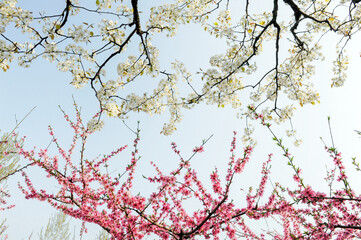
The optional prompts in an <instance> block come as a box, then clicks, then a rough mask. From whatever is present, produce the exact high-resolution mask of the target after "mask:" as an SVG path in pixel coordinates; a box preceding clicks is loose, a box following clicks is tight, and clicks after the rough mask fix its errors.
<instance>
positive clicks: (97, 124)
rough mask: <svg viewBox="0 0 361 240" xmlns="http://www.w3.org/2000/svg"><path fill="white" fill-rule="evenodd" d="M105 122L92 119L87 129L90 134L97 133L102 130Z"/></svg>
mask: <svg viewBox="0 0 361 240" xmlns="http://www.w3.org/2000/svg"><path fill="white" fill-rule="evenodd" d="M103 127H104V122H103V121H102V120H99V119H95V118H92V119H91V120H89V122H88V124H87V128H88V130H89V131H90V132H96V131H100V130H102V128H103Z"/></svg>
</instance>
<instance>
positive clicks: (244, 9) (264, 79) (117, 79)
mask: <svg viewBox="0 0 361 240" xmlns="http://www.w3.org/2000/svg"><path fill="white" fill-rule="evenodd" d="M62 2H63V8H62V9H57V10H56V12H55V13H54V12H53V11H54V10H53V9H49V10H48V11H47V10H46V9H37V8H34V6H35V5H34V4H31V5H28V4H26V3H22V2H21V1H20V2H19V3H18V1H17V0H2V1H0V22H1V27H0V34H1V35H0V67H1V68H2V69H3V70H4V71H6V70H7V69H9V68H10V62H11V61H13V60H14V59H16V60H17V62H18V64H19V65H20V66H23V67H29V66H30V64H31V63H32V62H33V61H35V60H36V59H38V58H40V57H43V58H45V59H47V60H48V61H50V62H55V63H56V64H57V67H58V69H59V71H63V72H70V73H71V75H72V78H71V80H69V82H70V83H71V84H72V85H73V86H74V87H76V88H82V87H83V86H85V85H88V84H89V85H90V86H91V88H92V89H93V90H94V93H95V95H96V97H97V99H98V100H99V103H100V108H101V109H102V110H103V112H106V113H107V114H108V115H109V116H112V117H120V118H124V117H126V115H127V113H129V112H130V111H137V112H139V111H143V112H146V113H149V114H159V113H162V112H164V111H165V110H166V109H168V110H169V112H170V120H169V122H168V123H167V124H165V125H164V128H163V133H164V134H170V133H171V132H173V131H174V130H175V129H176V126H175V124H176V122H179V121H180V120H181V116H182V114H181V109H182V108H193V107H194V106H195V105H197V104H198V103H200V102H205V103H209V104H215V105H217V106H219V107H223V106H225V105H231V106H232V107H233V108H235V109H236V110H237V111H239V112H240V113H244V111H245V110H247V108H245V109H243V110H242V108H241V104H242V102H243V101H244V99H243V96H245V95H247V96H250V99H251V101H253V102H254V103H255V105H257V106H259V105H262V106H263V107H262V110H263V115H264V116H267V117H268V118H269V119H271V118H272V119H273V120H275V121H283V120H284V119H286V118H288V117H290V116H292V112H293V110H294V106H293V105H292V102H293V101H295V102H297V103H299V104H300V105H301V106H303V105H304V104H309V103H311V104H315V103H317V102H318V101H319V96H318V93H317V92H316V90H315V89H313V86H312V81H311V77H312V75H313V74H314V72H315V68H314V63H315V61H317V60H322V59H323V54H322V50H321V45H322V43H323V42H322V40H323V39H326V41H327V40H328V38H327V36H328V35H330V34H335V35H336V36H337V38H338V39H339V41H338V42H337V43H336V59H335V60H334V66H333V67H332V70H333V71H334V77H333V78H332V79H331V85H332V86H335V87H339V86H342V85H343V83H344V81H345V78H346V69H347V64H348V59H347V55H346V54H345V50H346V48H347V44H348V43H349V42H350V40H351V37H352V38H354V37H355V36H356V35H357V34H358V32H359V27H360V19H361V18H360V5H359V1H356V0H347V1H346V0H317V1H315V0H305V1H295V0H284V1H280V0H273V1H268V2H267V4H264V9H263V8H262V9H259V8H258V6H257V4H258V3H254V2H251V1H248V0H247V1H243V2H242V4H241V3H239V1H229V0H227V1H226V0H217V1H213V0H212V1H209V0H172V1H167V2H166V3H159V4H158V3H151V2H146V3H145V2H141V3H138V0H131V1H119V0H118V1H117V0H96V1H79V0H66V1H62ZM151 4H154V5H151ZM22 5H24V7H22ZM28 8H30V10H28ZM235 9H236V10H235ZM39 11H41V12H40V13H38V12H39ZM187 24H196V26H198V27H199V29H200V31H205V32H206V33H207V34H209V37H210V38H220V39H222V40H223V41H224V42H225V43H227V46H228V47H227V48H225V49H224V53H222V54H218V55H214V56H211V57H210V59H209V63H210V66H209V67H206V69H204V70H200V71H199V72H190V71H188V70H187V68H188V67H189V66H187V63H182V62H180V61H176V60H175V59H174V61H173V62H172V63H171V66H170V65H169V64H165V63H162V62H160V61H159V53H161V51H162V46H161V45H160V44H157V41H156V40H153V39H156V38H159V37H162V36H164V35H166V36H167V37H169V38H171V37H173V36H175V35H176V34H177V30H178V28H179V27H181V26H182V25H187ZM16 32H17V33H18V34H16ZM20 35H22V36H20ZM166 41H171V40H170V39H169V40H166ZM166 41H165V42H166ZM162 44H163V43H162ZM134 45H139V49H138V52H137V51H133V50H134ZM265 45H266V46H267V49H273V52H271V53H270V51H265V50H264V46H265ZM168 54H169V53H168ZM193 54H196V53H193ZM270 55H272V61H268V62H269V63H270V64H268V65H267V64H265V65H264V64H261V67H260V65H259V64H257V62H258V61H259V60H261V59H264V58H268V57H269V56H270ZM114 64H116V71H117V73H118V76H114V77H113V76H112V77H111V78H109V77H107V76H106V72H108V73H109V72H110V73H111V72H114V69H113V68H114V67H111V66H114ZM109 65H111V66H109ZM199 67H202V66H199ZM202 68H203V67H202ZM330 70H331V69H330ZM253 76H259V77H253ZM142 79H148V80H147V81H150V79H151V80H152V81H154V82H155V83H156V84H157V86H156V87H154V88H153V89H148V90H147V91H141V90H139V91H133V90H132V91H131V92H129V91H127V89H128V88H131V89H137V86H141V85H143V84H144V81H143V80H142ZM132 86H135V88H133V87H132ZM186 86H188V90H186V88H185V87H186ZM178 89H182V91H180V90H178ZM283 96H285V97H288V98H289V99H290V100H291V101H290V102H289V103H286V104H280V103H279V101H278V99H279V98H281V97H283ZM246 105H248V103H246V104H245V106H246Z"/></svg>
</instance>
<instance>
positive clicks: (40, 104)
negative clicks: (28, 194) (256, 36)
mask: <svg viewBox="0 0 361 240" xmlns="http://www.w3.org/2000/svg"><path fill="white" fill-rule="evenodd" d="M40 2H41V4H46V3H47V4H49V1H39V4H40ZM54 2H56V1H54ZM52 4H54V7H56V6H57V5H56V4H55V3H53V2H52ZM42 6H45V5H42ZM60 6H61V5H60ZM358 40H360V39H357V38H356V37H355V38H353V39H352V43H351V45H350V46H349V51H348V53H349V55H350V66H349V70H348V79H347V81H346V82H345V85H344V86H343V87H341V88H331V87H330V85H331V80H330V79H331V77H332V71H331V69H332V65H331V64H332V62H331V60H332V58H328V60H326V61H324V62H322V63H318V64H317V66H316V72H317V74H316V75H315V76H314V77H313V81H314V84H315V87H316V89H317V90H318V91H319V93H320V95H321V104H318V105H316V106H304V107H303V108H301V107H300V106H296V105H295V106H296V107H297V108H298V110H297V111H296V114H295V116H294V117H293V126H294V128H295V129H296V130H297V133H298V134H297V136H298V137H299V138H301V139H302V140H303V143H302V145H301V146H300V147H294V146H293V144H292V142H293V141H292V140H290V139H288V140H285V141H286V145H287V146H288V147H289V148H290V151H291V153H292V154H294V155H295V161H296V164H297V165H299V166H301V168H302V169H303V172H304V174H305V175H304V176H305V182H306V183H309V184H315V185H316V186H318V187H319V188H320V189H325V187H326V186H325V183H324V182H323V178H324V177H325V171H326V169H325V164H327V163H330V162H331V159H330V158H328V157H327V153H326V152H325V151H324V149H323V143H322V142H321V140H320V137H323V138H324V140H325V141H326V142H327V143H329V144H330V143H331V141H330V137H329V136H330V135H329V131H328V125H327V116H330V117H331V124H332V131H333V136H334V141H335V144H336V146H337V148H338V149H339V150H340V151H341V152H342V153H343V156H344V159H345V165H346V169H347V170H350V173H351V176H352V178H353V180H354V183H355V184H354V185H353V187H355V185H357V181H359V179H360V176H359V175H357V174H355V173H354V171H353V168H352V165H351V157H354V156H356V157H358V158H360V159H361V147H360V144H361V139H360V138H359V137H358V135H357V134H356V133H355V132H354V130H355V129H359V130H361V111H360V110H359V105H360V103H361V94H359V93H360V89H361V81H360V66H361V58H360V46H359V42H360V41H358ZM328 41H330V43H329V42H328ZM156 43H157V44H158V45H159V46H162V49H161V52H160V53H161V55H160V61H161V63H162V62H163V63H167V62H169V61H173V60H174V59H179V60H182V61H184V62H185V63H186V64H187V66H189V67H190V69H191V70H193V71H196V70H197V69H198V68H199V66H207V64H208V59H209V57H210V56H212V55H213V54H216V53H218V52H221V51H222V50H223V45H222V44H220V42H219V40H212V39H210V38H209V37H208V35H207V34H205V33H203V32H200V31H199V30H198V27H197V26H185V27H181V28H180V30H179V32H178V35H177V36H176V37H174V38H172V39H167V38H159V39H156ZM331 43H332V41H331V39H326V40H325V41H324V48H323V49H324V51H326V57H332V56H333V53H332V52H333V51H334V49H333V45H332V44H331ZM263 61H267V59H265V60H263ZM114 64H115V62H114ZM261 67H262V62H261V63H260V65H259V68H261ZM110 76H111V73H110ZM114 76H115V74H114ZM69 82H70V74H68V73H61V72H59V71H57V69H56V66H55V64H51V63H48V62H46V61H44V60H39V61H36V62H34V63H33V64H32V65H31V67H30V68H28V69H24V68H19V67H18V66H17V65H16V64H12V65H11V66H10V69H9V70H8V71H7V72H6V73H4V72H1V73H0V129H1V130H2V132H6V131H10V130H11V129H12V128H13V127H14V126H15V125H16V121H20V120H21V119H22V118H23V117H24V116H25V115H26V113H28V112H29V111H30V110H31V109H32V108H33V107H34V106H36V109H35V110H34V111H33V112H32V113H31V115H30V116H29V117H28V118H27V119H26V120H25V121H24V122H23V123H22V124H21V126H20V127H19V129H18V132H19V134H20V135H21V136H24V135H25V136H27V140H26V144H25V146H26V148H28V149H31V148H32V147H33V146H37V148H38V149H40V148H45V147H46V146H48V144H49V142H50V140H51V137H50V136H49V134H48V130H47V128H48V125H49V124H50V125H51V126H52V127H53V128H54V129H55V134H56V135H57V137H58V139H59V140H60V143H62V144H63V146H69V145H70V141H71V138H72V131H71V129H70V128H69V126H68V125H67V123H66V122H65V120H64V119H63V117H62V113H61V111H60V110H59V108H58V105H60V106H61V108H62V109H64V110H65V111H66V112H67V113H68V114H69V115H70V116H73V117H74V108H73V106H72V101H73V100H72V97H74V99H75V100H76V102H77V104H78V105H79V106H80V107H81V109H82V116H83V119H90V117H91V116H92V115H93V114H94V113H95V112H96V111H97V110H98V103H97V100H96V99H95V97H94V94H93V92H92V90H91V89H90V86H85V87H84V88H83V89H80V90H76V89H74V88H73V87H72V86H71V85H70V84H69ZM247 97H248V96H247ZM244 104H246V103H244ZM295 104H296V103H295ZM104 120H105V127H104V129H103V131H101V132H96V133H94V134H93V136H92V137H91V138H90V140H89V144H88V148H87V154H88V156H89V158H94V157H96V156H98V155H99V154H103V153H104V154H106V153H109V152H110V151H112V150H114V149H115V148H117V147H119V146H123V145H126V144H131V142H132V140H133V139H134V135H133V134H132V133H131V132H130V131H129V130H128V129H127V127H126V126H125V125H124V124H123V123H122V121H121V120H119V119H109V118H105V119H104ZM138 120H139V121H140V128H141V142H140V155H141V156H142V160H141V164H140V167H139V169H138V170H137V174H138V177H139V178H141V176H142V175H147V176H149V175H152V174H153V173H154V172H153V171H152V170H151V168H150V167H149V162H150V161H154V162H156V163H157V164H158V165H159V166H160V168H161V169H164V170H167V169H168V170H170V169H172V167H175V166H176V164H177V160H178V159H177V157H176V156H175V155H174V154H173V153H172V150H171V147H170V143H171V142H173V141H174V142H176V143H177V145H178V146H179V148H180V150H181V151H182V152H183V154H184V155H185V156H190V155H191V153H192V149H193V148H194V146H199V145H200V143H201V141H202V139H206V138H208V137H209V136H210V135H212V134H213V135H214V136H213V137H212V139H211V140H210V141H209V143H207V145H206V146H205V152H204V153H202V154H199V155H198V156H197V157H196V158H195V159H194V161H193V164H194V166H195V168H196V169H198V170H199V174H200V176H201V177H202V178H203V179H204V180H205V181H206V182H208V183H209V177H208V176H209V173H211V171H212V170H213V169H214V167H215V166H217V167H218V168H219V169H220V170H225V167H226V162H227V160H228V157H229V148H230V142H231V139H232V132H233V131H234V130H235V131H238V132H239V133H240V134H239V141H238V144H239V146H240V151H239V152H241V150H242V143H241V139H240V138H241V135H242V133H243V128H244V127H245V121H244V119H238V118H237V117H236V114H235V111H234V110H233V109H231V108H229V107H225V108H224V109H223V108H217V107H216V106H207V105H204V104H201V105H199V106H197V107H196V108H195V109H193V110H187V111H184V117H183V121H182V122H181V123H180V124H178V127H177V128H178V131H176V132H175V133H174V134H172V135H171V136H163V135H161V134H160V131H161V129H162V126H163V123H164V122H166V121H167V120H168V116H167V114H164V115H162V116H147V115H145V114H133V113H132V114H130V115H129V119H127V120H126V123H127V124H128V125H129V126H130V127H132V128H135V127H136V125H137V124H136V123H137V121H138ZM254 125H255V124H254ZM255 127H256V133H255V138H256V139H257V140H258V145H257V147H256V149H255V153H254V154H253V157H252V160H251V163H250V165H249V166H248V167H247V168H246V171H245V173H244V174H243V175H242V177H241V178H240V179H239V182H238V183H237V184H236V186H235V189H234V190H236V189H239V188H244V189H247V188H248V187H249V186H254V187H256V186H258V183H259V180H260V176H259V172H260V170H261V169H260V166H261V164H262V162H263V161H265V160H266V158H267V155H268V154H269V153H275V157H274V159H273V162H272V169H271V172H272V174H271V178H272V181H274V182H276V181H280V182H285V184H287V183H288V182H289V181H290V179H291V178H290V176H291V174H292V171H291V168H289V167H288V166H287V165H286V159H284V158H282V157H281V154H280V153H281V151H280V149H279V148H277V146H276V145H275V144H273V143H272V140H271V139H272V136H271V135H270V133H269V132H268V131H266V130H265V129H263V128H262V127H261V126H260V125H259V126H258V125H255ZM274 129H275V131H276V133H277V134H278V135H279V136H285V130H286V129H289V125H288V124H287V123H286V124H284V125H282V126H276V125H275V128H274ZM50 151H51V152H53V153H56V151H55V146H54V145H52V146H51V147H50ZM129 160H130V149H128V150H127V151H125V152H124V153H123V154H121V155H120V156H119V157H117V158H116V159H114V160H113V163H114V164H115V165H114V169H115V170H118V171H119V172H121V169H122V165H121V164H122V163H123V164H124V162H126V161H129ZM118 162H119V163H118ZM22 163H23V164H25V162H24V161H22ZM118 164H119V165H118ZM117 166H118V167H117ZM30 174H31V176H33V179H34V185H35V186H39V187H42V186H47V187H49V188H52V187H54V186H55V184H54V182H52V181H51V180H49V179H47V178H45V177H44V175H43V174H42V172H41V171H39V170H36V169H31V170H30ZM18 182H20V183H23V181H22V178H21V177H20V175H19V176H15V177H12V178H10V179H9V181H8V185H9V189H10V190H11V193H12V198H11V199H10V202H12V203H14V204H16V207H15V208H14V209H11V210H8V211H5V212H2V213H1V219H3V218H7V224H8V225H9V229H8V231H7V233H8V234H9V237H10V239H27V238H28V237H29V235H30V234H31V233H33V238H32V239H36V238H37V237H36V236H37V233H38V232H39V231H40V229H41V227H45V226H46V223H47V220H48V217H49V216H50V214H51V213H54V212H55V211H54V210H53V209H52V208H51V207H49V205H48V204H47V203H46V202H39V201H35V200H25V199H24V197H23V195H22V194H21V193H20V192H19V190H17V187H16V185H17V183H18ZM142 184H144V183H143V182H141V181H139V182H136V189H137V190H139V191H140V192H144V193H149V191H148V189H149V188H147V189H146V188H144V187H141V186H144V185H142ZM267 186H268V187H271V186H270V185H267ZM44 188H45V187H44ZM356 188H357V187H356ZM236 192H237V191H236ZM360 192H361V191H360ZM244 195H245V194H244V193H243V195H241V194H239V195H235V196H236V197H238V198H239V199H241V198H242V197H240V196H244ZM1 219H0V220H1ZM72 223H74V224H75V225H77V223H78V222H77V221H76V220H72ZM77 226H78V225H77ZM88 226H89V235H88V236H89V237H90V238H91V237H93V236H94V235H95V234H96V233H97V232H98V230H99V229H98V228H97V227H94V226H92V225H88ZM86 239H88V238H86Z"/></svg>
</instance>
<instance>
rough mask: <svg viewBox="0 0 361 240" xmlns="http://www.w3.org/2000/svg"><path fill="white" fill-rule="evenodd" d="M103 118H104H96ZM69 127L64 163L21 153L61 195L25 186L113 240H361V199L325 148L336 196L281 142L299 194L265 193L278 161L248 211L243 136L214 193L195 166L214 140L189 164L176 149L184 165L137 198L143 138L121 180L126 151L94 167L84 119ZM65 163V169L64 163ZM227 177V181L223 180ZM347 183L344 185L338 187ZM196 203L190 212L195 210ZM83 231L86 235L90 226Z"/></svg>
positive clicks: (214, 180)
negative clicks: (241, 197) (270, 225)
mask: <svg viewBox="0 0 361 240" xmlns="http://www.w3.org/2000/svg"><path fill="white" fill-rule="evenodd" d="M249 110H250V111H251V112H252V114H253V116H254V118H255V119H257V120H260V122H261V125H263V126H264V127H266V128H268V129H269V130H270V131H271V133H272V134H273V132H272V129H271V124H270V123H269V122H267V119H266V118H265V117H264V116H263V115H262V114H258V113H257V112H256V110H255V107H249ZM95 117H97V116H95ZM65 118H66V120H67V121H68V122H69V125H70V126H71V128H72V129H73V131H74V137H73V141H72V144H71V145H70V148H69V149H68V150H65V149H63V148H62V147H61V146H59V144H58V140H57V138H55V137H54V135H55V134H54V131H53V129H52V128H51V127H49V132H50V135H51V136H53V137H54V142H55V143H56V145H57V148H58V152H59V156H53V157H52V156H50V155H49V154H48V152H47V150H46V149H42V150H40V151H39V152H38V153H35V152H34V151H26V150H24V149H23V148H22V147H21V146H20V145H17V148H18V151H19V154H20V155H22V156H23V157H24V158H25V159H28V160H29V161H30V163H31V164H33V165H36V166H38V167H40V168H41V169H43V170H44V171H45V172H46V174H47V176H48V177H49V178H53V179H55V180H56V182H57V184H58V186H59V187H58V190H57V191H51V190H48V189H39V188H38V187H37V186H34V185H33V183H32V181H31V179H30V178H29V177H28V175H27V174H26V173H25V172H23V176H24V178H25V185H20V188H21V189H22V192H23V193H24V194H25V196H26V198H28V199H38V200H41V201H47V202H48V203H49V204H51V206H53V207H54V208H56V209H58V210H61V211H62V212H64V213H65V214H67V215H70V216H72V217H74V218H77V219H80V220H82V221H83V222H84V223H86V222H88V223H94V224H97V225H99V226H100V227H101V228H103V229H104V230H105V231H106V232H108V233H109V234H110V235H111V236H112V238H113V239H144V238H146V237H149V236H152V237H155V236H157V237H158V238H159V239H199V237H201V236H202V237H204V238H206V239H209V238H212V239H220V238H221V237H222V236H227V237H228V238H229V239H239V238H246V239H268V238H269V237H272V238H273V239H334V238H337V239H354V238H359V237H361V232H360V231H359V229H360V221H361V215H360V210H361V205H360V199H361V196H360V195H358V194H356V193H355V192H354V191H353V189H352V188H351V187H350V183H349V180H348V178H347V176H346V173H345V169H344V166H343V163H342V158H341V153H339V152H338V151H337V150H336V149H335V148H328V147H326V150H327V152H329V154H330V157H331V159H333V162H334V166H335V168H334V169H333V170H332V171H331V172H329V174H328V175H327V177H326V181H327V182H328V184H329V187H330V192H329V193H327V194H326V193H323V192H317V191H315V190H314V189H313V186H312V185H309V184H306V182H307V180H305V179H303V178H302V173H301V170H300V169H299V168H298V167H297V166H296V164H295V163H294V161H293V157H292V156H291V154H290V153H289V151H288V149H287V148H286V147H285V146H284V145H283V143H282V140H281V139H279V138H277V136H275V135H274V140H275V141H276V143H277V145H278V146H279V147H280V148H281V149H282V151H283V152H284V157H285V158H286V159H287V161H288V165H290V167H291V169H292V171H294V174H293V181H294V183H295V186H296V187H295V188H290V187H284V186H283V185H282V184H280V183H276V184H275V185H273V189H265V187H266V183H267V181H268V178H269V173H270V164H271V157H272V154H270V155H269V157H268V159H266V160H265V162H264V163H263V166H262V169H261V176H262V177H261V180H260V183H259V185H258V186H256V187H257V189H256V191H252V188H250V189H249V192H248V194H247V195H246V196H245V201H244V203H243V205H242V204H241V203H239V202H238V201H236V199H233V198H232V197H231V196H232V194H231V192H232V191H233V192H234V191H237V190H236V189H235V187H236V188H239V187H240V186H239V184H236V185H235V183H234V182H235V180H236V179H237V175H239V174H241V173H242V172H243V171H244V169H245V167H246V165H247V163H248V162H249V161H250V159H251V158H250V156H251V153H252V151H253V148H252V147H251V146H246V147H244V149H243V151H242V152H243V153H242V156H241V157H236V149H237V147H236V133H234V138H233V140H232V142H231V149H230V158H229V160H228V163H227V164H228V165H227V166H228V167H227V171H226V172H225V173H224V174H222V173H219V171H218V170H217V168H216V169H215V170H214V171H213V172H212V173H211V174H210V182H211V189H209V188H207V187H205V184H204V181H202V180H201V179H200V178H199V177H198V176H197V175H198V174H197V171H196V170H195V169H193V168H192V158H193V157H194V156H195V155H196V154H200V153H201V152H202V151H204V146H205V144H206V143H207V141H208V140H204V141H203V142H202V144H201V145H200V146H199V147H195V148H194V150H193V154H192V155H191V156H190V157H189V158H183V157H182V154H181V153H180V151H179V150H178V148H177V145H176V144H175V143H173V144H172V149H173V151H174V153H175V155H176V156H177V158H178V161H179V164H178V166H177V167H176V168H175V169H174V170H173V171H171V172H170V173H164V172H163V171H162V168H161V167H159V166H157V165H156V164H155V163H151V164H152V165H153V167H154V169H155V171H156V175H155V176H149V177H145V176H144V179H145V180H146V181H149V182H150V183H152V184H154V185H155V186H156V187H154V188H153V189H154V190H153V192H152V193H151V194H149V195H146V194H142V193H141V192H135V191H136V190H135V189H134V187H133V185H134V181H135V180H136V179H135V178H136V176H137V175H136V174H135V171H136V169H137V166H138V164H139V163H138V162H139V159H140V157H139V156H138V154H139V153H138V148H137V146H138V142H139V140H140V139H139V131H137V132H135V133H136V136H135V137H136V138H135V140H134V143H133V151H132V155H131V158H130V162H129V164H128V166H127V167H126V169H125V171H124V172H123V173H122V172H120V173H115V174H109V173H108V167H109V166H110V165H111V164H112V158H115V157H117V155H118V154H120V153H121V152H122V151H123V150H124V149H125V148H126V147H127V146H123V147H120V148H118V149H116V150H115V151H113V152H111V153H110V154H108V155H104V157H103V158H97V159H93V160H92V159H87V157H86V151H85V146H86V142H87V138H88V137H89V136H90V135H91V134H92V132H91V131H90V130H89V128H88V127H87V126H85V125H84V124H83V123H82V119H81V117H80V113H79V111H77V117H76V121H72V120H71V119H70V118H69V117H68V115H65ZM77 144H80V146H79V147H80V159H74V158H73V156H74V149H75V148H76V145H77ZM61 159H63V161H60V160H61ZM221 175H224V177H225V178H224V180H221ZM337 183H340V184H341V185H337ZM189 201H191V203H192V204H191V205H188V204H187V203H189ZM262 219H268V220H269V221H274V224H279V225H280V226H279V227H278V228H277V227H275V228H274V230H267V231H264V230H262V229H258V228H256V227H255V224H254V223H252V222H250V221H260V220H262ZM84 229H85V230H86V228H85V226H84Z"/></svg>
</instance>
